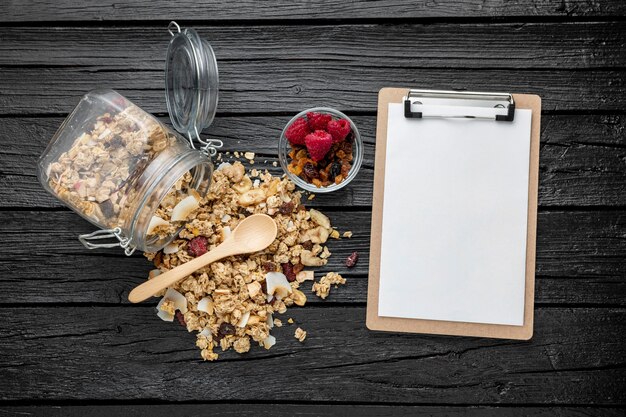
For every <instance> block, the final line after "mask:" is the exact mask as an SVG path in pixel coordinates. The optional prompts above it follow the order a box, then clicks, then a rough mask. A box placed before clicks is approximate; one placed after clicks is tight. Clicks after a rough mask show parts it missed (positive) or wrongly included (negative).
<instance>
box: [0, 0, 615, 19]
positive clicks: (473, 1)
mask: <svg viewBox="0 0 626 417" xmlns="http://www.w3.org/2000/svg"><path fill="white" fill-rule="evenodd" d="M17 4H18V2H17V1H15V0H14V1H8V2H3V3H1V4H0V16H1V18H0V21H3V22H46V21H83V20H84V21H96V22H107V21H113V22H115V21H118V20H157V21H163V20H167V19H191V20H203V21H209V22H220V21H225V20H226V21H227V20H241V21H253V22H254V21H258V20H270V21H271V20H276V19H279V20H285V21H298V20H309V19H315V20H328V21H331V22H332V21H335V20H337V19H341V20H352V19H386V20H390V21H392V20H394V19H407V18H412V19H422V18H451V17H452V18H454V17H457V18H458V17H460V18H469V17H482V18H484V17H541V16H556V17H573V16H585V17H587V16H589V17H591V16H593V17H598V16H623V15H624V14H626V7H624V3H623V2H621V1H619V0H602V1H592V2H590V1H587V0H568V1H567V2H558V1H537V0H521V1H515V2H511V1H506V0H487V1H484V0H483V1H481V0H462V1H458V2H454V3H449V2H429V1H426V0H420V1H414V2H405V1H402V0H383V1H377V2H371V1H366V0H355V1H348V2H346V1H341V0H323V1H317V2H315V3H310V2H307V1H294V2H276V1H269V0H263V1H253V0H241V1H239V2H238V3H237V7H232V2H230V1H228V0H202V1H192V0H182V1H177V2H176V7H175V8H174V7H172V4H171V2H168V1H167V0H156V1H146V0H141V1H133V2H126V3H123V2H113V1H111V0H107V1H99V0H86V1H81V2H80V3H75V2H71V1H68V0H64V1H52V0H36V1H35V0H30V1H26V2H19V6H17Z"/></svg>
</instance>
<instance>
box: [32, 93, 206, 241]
mask: <svg viewBox="0 0 626 417" xmlns="http://www.w3.org/2000/svg"><path fill="white" fill-rule="evenodd" d="M212 170H213V166H212V164H211V161H210V159H209V157H208V156H207V155H205V154H203V153H201V152H198V151H197V150H195V149H192V148H191V146H190V144H189V141H188V140H187V139H185V138H184V137H182V136H181V135H180V134H179V133H177V132H174V131H173V130H171V129H169V128H168V127H167V126H165V125H163V124H162V123H161V122H160V121H158V120H157V119H156V118H154V117H153V116H152V115H150V114H148V113H146V112H145V111H143V110H142V109H141V108H139V107H137V106H136V105H135V104H133V103H132V102H130V101H129V100H128V99H126V98H124V97H123V96H121V95H120V94H118V93H117V92H115V91H113V90H96V91H92V92H90V93H88V94H86V95H85V96H84V97H83V98H82V100H81V101H80V103H79V104H78V106H77V107H76V109H75V110H74V112H73V113H72V114H71V115H70V116H69V117H68V118H67V119H66V121H65V122H64V123H63V125H62V126H61V128H60V129H59V130H58V131H57V133H56V135H55V137H54V138H53V139H52V141H51V143H50V145H49V146H48V149H47V150H46V151H45V153H44V155H43V156H42V158H41V159H40V161H39V176H40V180H41V182H42V184H43V185H44V187H46V188H47V189H48V191H50V192H51V193H52V194H53V195H55V196H56V197H57V198H59V199H60V200H61V201H62V202H64V203H65V204H66V205H67V206H68V207H70V208H71V209H72V210H74V211H75V212H77V213H78V214H80V215H81V216H82V217H84V218H85V219H87V220H89V221H90V222H92V223H93V224H95V225H97V226H98V227H100V228H102V229H105V230H119V232H120V233H119V234H120V235H121V236H124V237H125V238H126V239H129V240H130V242H132V246H133V247H136V248H138V249H141V250H149V251H153V250H158V249H160V248H161V247H163V246H165V245H166V244H167V243H169V242H170V241H171V240H172V239H173V238H174V237H175V236H176V234H177V233H178V231H179V230H180V229H181V228H182V227H183V225H184V222H185V220H186V219H185V218H181V217H180V216H178V217H175V218H174V219H173V218H172V217H173V216H172V213H169V217H170V218H166V219H164V218H163V217H166V216H163V215H162V216H161V217H159V216H155V213H157V211H158V210H159V206H160V204H161V202H162V201H164V199H166V200H167V201H166V203H167V204H171V203H172V199H174V201H176V202H180V201H182V200H184V199H185V198H186V197H187V196H189V197H191V198H192V199H193V200H197V201H199V200H200V199H201V198H202V197H203V196H204V195H205V194H206V192H207V191H208V188H209V184H210V179H211V173H212ZM185 177H186V180H187V181H183V179H184V178H185ZM183 183H184V184H188V185H187V186H186V187H185V189H182V185H181V184H183ZM191 205H192V206H193V204H191Z"/></svg>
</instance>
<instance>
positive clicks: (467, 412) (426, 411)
mask: <svg viewBox="0 0 626 417" xmlns="http://www.w3.org/2000/svg"><path fill="white" fill-rule="evenodd" d="M623 413H624V409H623V408H607V407H497V406H496V407H485V406H469V407H466V406H457V407H446V406H444V407H437V406H406V405H405V406H402V405H401V406H386V405H343V404H332V405H329V404H306V405H303V404H284V403H275V404H249V403H246V404H232V403H226V404H211V403H205V404H175V405H174V404H161V405H85V406H9V407H7V406H4V407H3V406H0V415H2V416H3V417H13V416H14V417H23V416H30V417H38V416H41V417H84V416H87V415H88V416H90V417H110V416H133V417H171V416H185V417H205V416H207V415H209V416H221V417H231V416H233V417H305V416H306V417H311V416H312V415H315V416H320V417H332V416H343V417H345V416H360V417H393V416H399V415H402V416H425V415H427V416H431V417H439V416H441V417H445V416H466V417H477V416H481V417H526V416H529V415H533V416H539V417H541V416H543V417H547V416H551V417H566V416H567V417H592V416H602V417H623V415H624V414H623Z"/></svg>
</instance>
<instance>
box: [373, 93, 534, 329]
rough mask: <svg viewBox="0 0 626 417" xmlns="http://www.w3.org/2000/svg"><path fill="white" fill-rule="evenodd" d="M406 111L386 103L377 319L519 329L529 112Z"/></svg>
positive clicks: (522, 322) (520, 322)
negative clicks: (501, 117)
mask: <svg viewBox="0 0 626 417" xmlns="http://www.w3.org/2000/svg"><path fill="white" fill-rule="evenodd" d="M403 111H404V109H403V106H402V104H396V103H391V104H389V120H388V127H387V156H386V163H385V190H384V203H383V224H382V244H381V261H380V288H379V305H378V314H379V316H386V317H403V318H416V319H429V320H447V321H460V322H471V323H488V324H506V325H515V326H522V325H523V324H524V289H525V274H526V233H527V222H528V181H529V178H528V176H529V163H530V122H531V111H530V110H524V109H518V110H516V111H515V120H514V121H513V122H499V121H498V122H496V121H492V120H477V119H473V120H472V119H428V118H426V119H407V118H405V117H404V113H403ZM458 112H459V113H461V112H463V108H462V107H459V108H458Z"/></svg>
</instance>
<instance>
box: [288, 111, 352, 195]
mask: <svg viewBox="0 0 626 417" xmlns="http://www.w3.org/2000/svg"><path fill="white" fill-rule="evenodd" d="M309 112H316V113H324V114H330V115H332V116H333V118H336V119H346V120H347V121H348V122H349V123H350V127H351V128H352V133H353V134H354V141H353V143H352V167H351V168H350V172H348V176H347V177H346V178H345V179H344V180H343V181H341V182H340V183H339V184H331V185H329V186H328V187H316V186H315V185H314V184H310V183H308V182H306V181H304V180H303V179H302V178H300V177H298V176H296V175H294V174H293V173H292V172H290V171H289V169H287V165H289V162H291V161H290V158H289V152H290V151H291V144H290V143H289V141H288V140H287V138H286V137H285V132H286V131H287V128H288V127H289V126H291V124H292V123H293V122H295V121H296V120H297V119H299V118H300V117H305V118H306V114H307V113H309ZM278 160H279V162H280V166H281V167H282V168H283V171H285V174H286V175H287V177H288V178H289V179H290V180H291V181H293V182H294V183H295V184H296V185H297V186H298V187H300V188H302V189H304V190H306V191H309V192H312V193H318V194H319V193H330V192H333V191H337V190H339V189H341V188H343V187H345V186H346V185H348V183H350V181H352V180H353V179H354V177H356V175H357V174H358V172H359V169H360V168H361V163H362V162H363V141H362V140H361V135H360V134H359V130H358V129H357V128H356V126H355V124H354V122H353V121H352V120H351V119H350V118H349V117H348V116H346V115H345V114H343V113H342V112H340V111H339V110H335V109H331V108H330V107H313V108H311V109H307V110H304V111H302V112H300V113H298V114H296V115H295V116H294V117H293V118H292V119H291V120H289V122H288V123H287V124H286V125H285V128H284V129H283V131H282V133H281V134H280V139H279V141H278Z"/></svg>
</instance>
